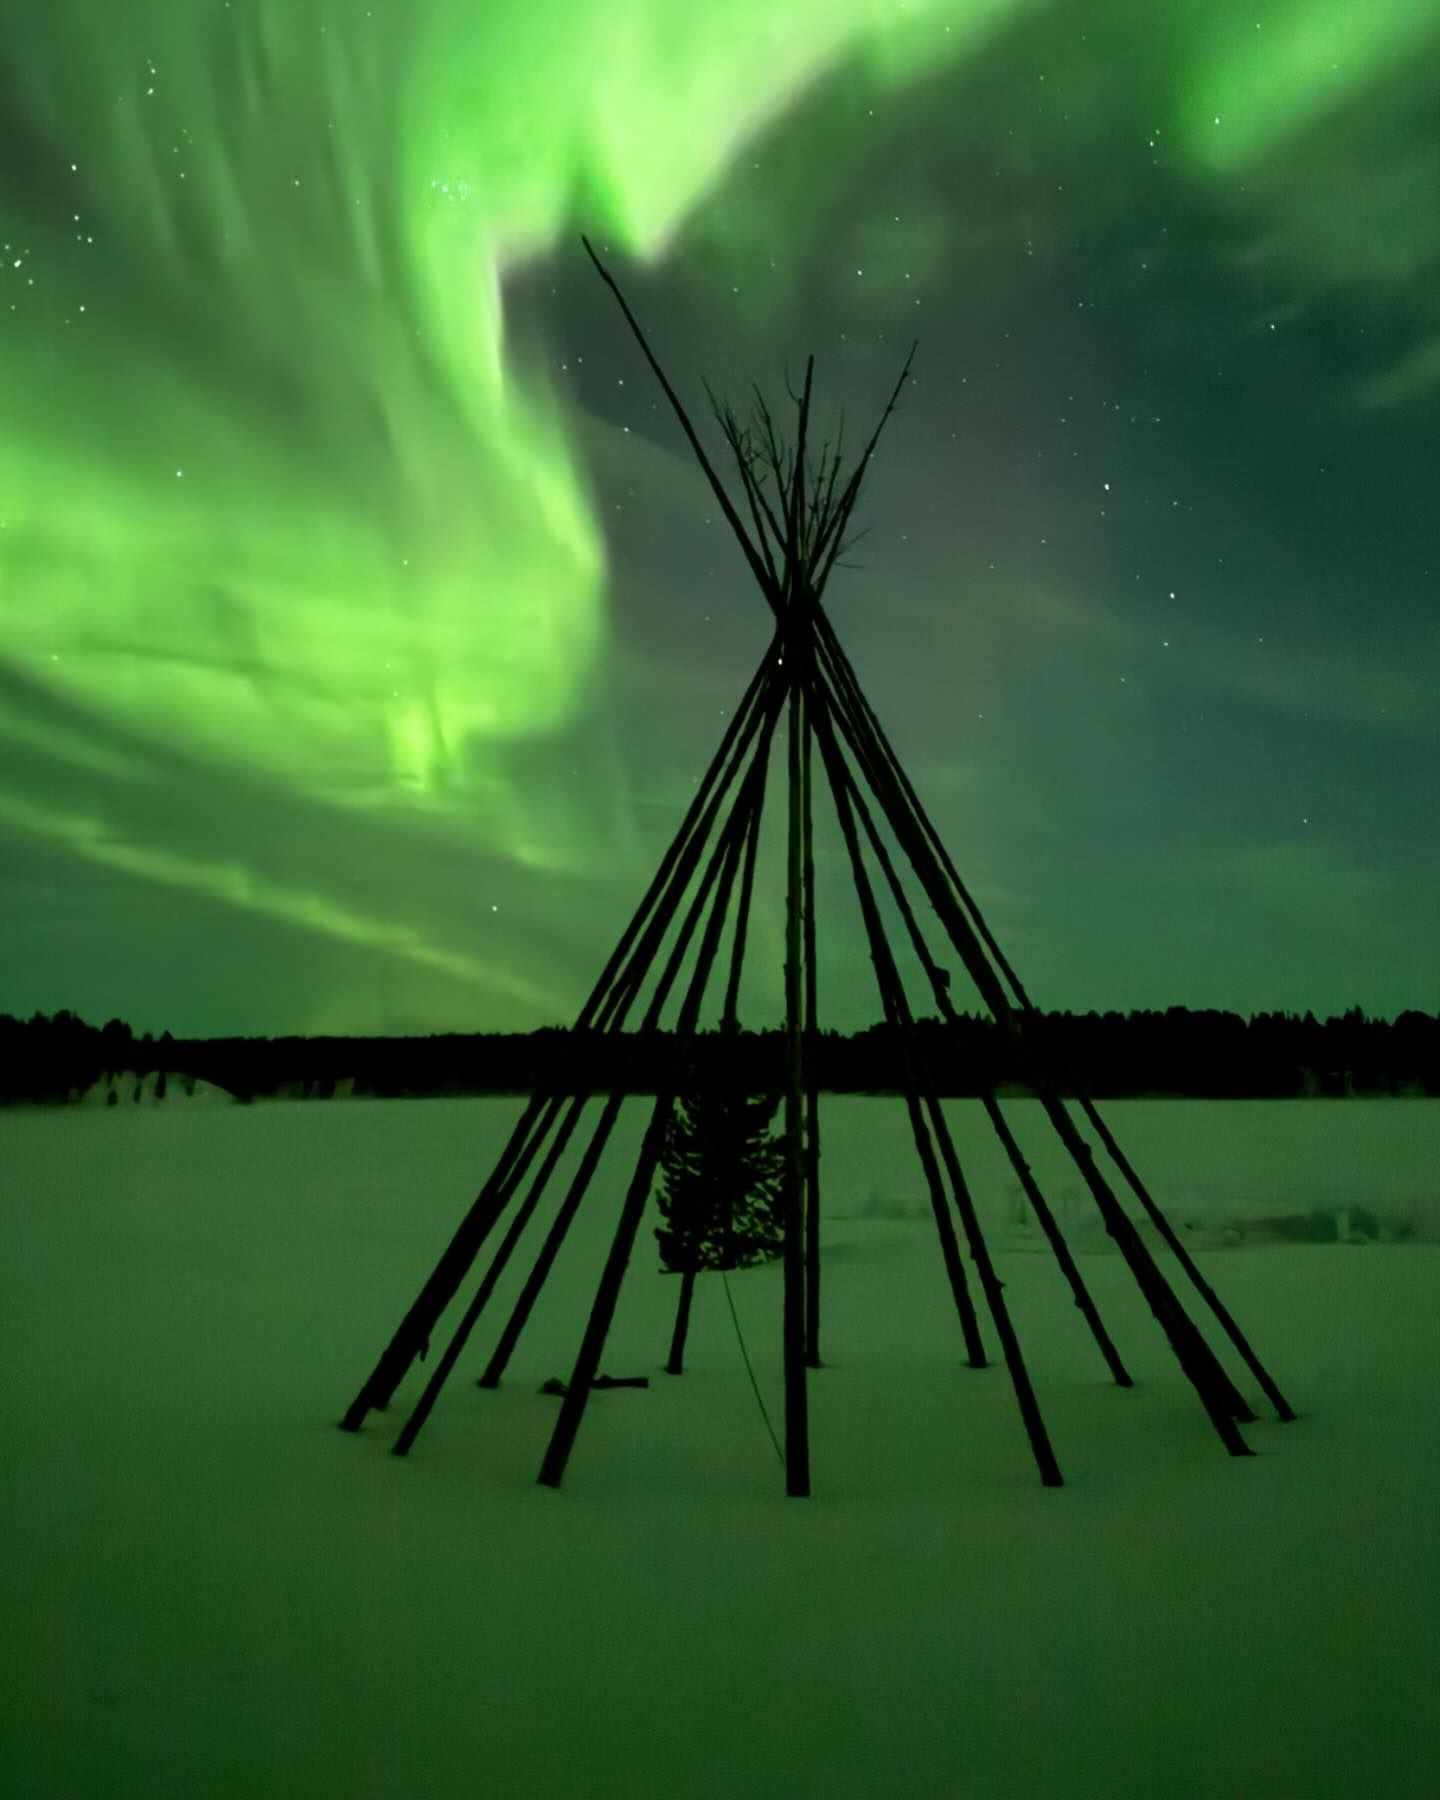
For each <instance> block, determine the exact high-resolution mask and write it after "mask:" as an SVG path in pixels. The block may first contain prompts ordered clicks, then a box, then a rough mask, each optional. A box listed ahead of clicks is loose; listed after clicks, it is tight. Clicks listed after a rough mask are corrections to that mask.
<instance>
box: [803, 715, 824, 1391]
mask: <svg viewBox="0 0 1440 1800" xmlns="http://www.w3.org/2000/svg"><path fill="white" fill-rule="evenodd" d="M813 739H814V730H813V727H812V725H811V720H810V712H809V708H808V706H807V708H806V713H805V750H804V757H803V759H802V765H801V809H802V827H801V831H802V838H803V848H802V851H801V857H802V861H803V864H804V876H805V1041H806V1044H807V1046H808V1048H807V1052H806V1068H805V1072H806V1084H805V1198H806V1207H805V1361H806V1364H807V1365H808V1366H809V1367H810V1368H812V1369H818V1368H820V1367H821V1366H822V1365H821V1361H820V1066H819V1065H820V1026H819V1019H818V1011H819V1002H818V999H817V990H816V963H817V961H818V958H817V955H816V943H815V834H814V820H813V816H812V787H811V780H810V764H811V754H810V752H811V746H812V742H813Z"/></svg>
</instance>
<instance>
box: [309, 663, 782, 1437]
mask: <svg viewBox="0 0 1440 1800" xmlns="http://www.w3.org/2000/svg"><path fill="white" fill-rule="evenodd" d="M777 637H778V634H777ZM772 650H773V645H772ZM772 660H773V659H772V655H771V654H770V653H767V655H766V656H765V657H763V658H762V659H761V662H760V665H759V667H758V668H757V670H756V672H755V676H754V678H753V679H752V681H751V683H750V686H749V687H748V688H747V690H746V692H745V695H744V698H743V699H742V702H741V705H740V707H739V708H738V709H737V712H736V715H735V717H734V719H732V720H731V722H730V725H729V726H728V727H727V729H726V731H725V733H724V734H723V736H722V738H721V741H720V747H719V749H718V750H717V751H716V753H715V756H714V757H713V758H712V760H711V763H710V766H709V768H708V769H707V770H706V773H705V777H704V780H703V781H702V782H701V784H700V787H699V788H698V790H697V792H696V794H695V796H694V799H693V800H692V801H691V804H690V806H689V808H688V809H687V811H686V814H685V818H684V819H683V820H682V821H681V825H680V829H679V830H678V831H677V832H676V834H675V837H674V839H673V840H672V842H671V844H670V847H669V849H668V850H667V852H666V854H665V856H664V858H663V859H662V861H661V864H660V868H659V870H658V871H657V873H656V876H655V879H654V880H653V881H652V882H651V884H650V887H649V889H648V890H647V891H646V894H645V897H644V899H643V900H642V902H641V904H640V906H639V907H638V908H637V909H636V911H635V913H634V915H633V916H632V918H631V920H630V923H629V924H628V925H627V927H626V929H625V931H624V933H623V934H622V936H621V938H620V941H619V943H618V944H617V945H616V947H615V950H614V951H613V952H612V954H611V956H610V959H609V961H608V962H607V964H606V966H605V969H604V970H603V971H602V974H601V977H600V980H599V981H598V982H597V983H596V985H595V988H594V990H593V992H592V993H591V995H590V998H589V999H588V1000H587V1001H586V1003H585V1006H584V1007H583V1008H582V1010H581V1013H580V1017H579V1019H578V1020H577V1022H576V1025H575V1027H574V1030H575V1032H576V1033H577V1034H578V1033H580V1032H582V1031H584V1030H586V1029H587V1028H588V1027H589V1025H590V1022H591V1020H592V1018H593V1017H594V1015H595V1014H596V1011H597V1009H598V1010H599V1012H600V1016H601V1018H602V1020H604V1021H605V1028H606V1029H612V1028H613V1029H615V1030H617V1031H618V1029H619V1025H620V1024H621V1023H622V1022H623V1019H624V1016H625V1013H626V1012H627V1011H628V1008H629V1005H630V1002H631V1000H632V999H633V997H634V994H635V992H636V991H637V988H638V984H639V982H640V980H641V979H643V975H644V971H645V969H646V968H648V966H649V963H650V961H651V960H652V958H653V956H654V953H655V946H656V945H658V943H659V941H660V938H661V937H662V936H663V934H664V932H665V930H666V928H667V927H668V924H669V921H670V918H671V917H672V916H673V913H674V910H675V907H676V906H677V905H678V903H679V899H680V897H681V895H682V894H683V892H684V888H685V886H686V885H687V884H688V882H689V879H690V874H691V872H692V871H693V869H694V866H695V863H696V861H697V860H698V857H699V854H700V851H701V849H702V847H703V845H704V842H705V840H706V838H707V837H708V835H709V833H710V830H711V828H712V826H713V823H714V819H715V816H716V814H717V812H718V811H719V807H720V803H721V800H722V799H723V796H724V794H725V792H726V790H727V789H728V787H729V786H730V784H731V782H732V780H733V778H734V775H735V772H736V770H737V769H738V768H739V767H740V764H741V762H742V761H743V759H744V756H745V753H746V751H747V750H748V747H749V745H750V743H751V741H752V739H753V737H754V734H755V731H756V729H757V728H758V727H759V725H760V723H761V721H762V719H763V717H764V706H763V705H762V700H763V696H764V695H765V693H766V692H767V691H768V688H767V684H768V683H769V682H770V680H771V679H772ZM727 761H728V763H729V772H728V773H726V774H725V775H724V778H723V780H721V774H722V771H724V770H725V767H726V764H727ZM647 918H648V923H647ZM637 936H638V938H639V947H638V951H637V953H636V955H635V956H634V957H633V958H632V959H631V962H630V964H629V966H628V968H626V969H625V970H624V971H623V972H622V973H620V974H619V976H618V978H617V971H618V970H620V969H621V965H622V963H623V962H624V959H625V958H626V956H627V954H628V953H629V952H630V951H631V948H632V945H634V944H635V942H636V939H637ZM582 1054H585V1048H584V1046H583V1044H581V1045H578V1046H577V1049H576V1052H575V1054H574V1055H572V1057H571V1058H570V1064H571V1067H572V1069H573V1068H575V1067H576V1065H577V1063H578V1059H579V1057H580V1056H581V1055H582ZM594 1066H595V1059H594V1053H593V1046H591V1048H590V1052H589V1056H588V1061H587V1064H586V1067H587V1070H593V1068H594ZM564 1085H565V1078H564V1074H563V1072H557V1075H556V1078H555V1081H554V1082H553V1083H552V1084H551V1086H550V1087H549V1088H548V1089H545V1088H542V1089H541V1090H540V1092H538V1093H537V1094H536V1095H535V1096H534V1097H533V1098H532V1099H531V1101H530V1102H529V1104H528V1105H527V1106H526V1108H525V1110H524V1112H523V1113H522V1115H521V1118H520V1121H519V1123H518V1124H517V1126H516V1128H515V1130H514V1131H513V1132H512V1134H511V1137H510V1141H509V1143H508V1145H507V1147H506V1150H505V1152H504V1154H503V1155H502V1156H501V1159H500V1161H499V1163H497V1165H496V1168H495V1170H494V1171H493V1173H492V1174H491V1176H490V1179H489V1181H488V1182H487V1183H486V1184H485V1187H484V1188H483V1189H482V1190H481V1193H480V1196H479V1198H478V1199H477V1200H476V1202H475V1203H474V1205H473V1206H472V1207H471V1208H470V1211H469V1212H468V1213H467V1214H466V1217H465V1219H464V1220H463V1221H462V1223H461V1225H460V1228H459V1230H457V1232H456V1233H455V1236H454V1237H453V1238H452V1240H451V1242H450V1244H449V1246H448V1247H447V1249H446V1250H445V1252H444V1254H443V1255H442V1256H441V1258H440V1261H439V1263H438V1264H437V1265H436V1267H435V1269H434V1271H433V1272H432V1274H431V1276H430V1278H429V1280H428V1281H427V1282H426V1283H425V1285H424V1287H423V1288H422V1289H421V1291H420V1295H419V1297H418V1299H417V1300H416V1301H415V1303H414V1304H413V1305H412V1307H411V1308H410V1311H409V1312H408V1313H407V1314H406V1316H405V1318H404V1320H403V1321H402V1322H401V1325H400V1328H399V1330H398V1331H397V1332H396V1334H395V1336H394V1338H393V1339H392V1340H391V1342H390V1344H389V1346H388V1347H387V1348H386V1350H385V1351H384V1353H383V1354H382V1356H381V1358H380V1361H379V1363H378V1364H377V1365H376V1368H375V1370H374V1372H373V1373H372V1374H371V1376H370V1378H369V1380H368V1381H367V1382H366V1384H365V1386H364V1387H362V1389H361V1390H360V1393H359V1395H358V1396H357V1397H356V1399H355V1401H354V1402H353V1403H352V1405H351V1407H350V1410H349V1412H348V1413H347V1414H346V1415H345V1418H344V1419H343V1421H342V1424H343V1425H344V1426H345V1428H346V1429H347V1430H350V1431H358V1430H359V1428H360V1426H361V1424H362V1423H363V1421H364V1418H365V1414H366V1412H367V1411H368V1410H369V1409H370V1408H371V1407H372V1406H380V1407H384V1406H387V1405H388V1404H389V1401H390V1398H391V1396H392V1395H393V1393H394V1391H395V1388H396V1387H397V1386H398V1385H399V1383H400V1381H401V1380H402V1379H403V1377H404V1375H405V1373H406V1371H407V1370H408V1369H409V1367H410V1364H411V1363H412V1362H413V1360H414V1358H415V1357H416V1356H417V1355H423V1354H424V1352H425V1350H426V1348H427V1347H428V1344H429V1339H430V1335H431V1333H432V1331H433V1330H434V1327H435V1324H436V1322H437V1321H438V1320H439V1318H440V1315H441V1314H442V1313H443V1312H444V1310H445V1308H446V1307H447V1306H448V1305H449V1303H450V1301H451V1299H452V1298H453V1297H454V1295H455V1292H456V1290H457V1289H458V1288H459V1286H460V1283H461V1282H462V1281H463V1280H464V1278H465V1275H466V1273H467V1272H468V1270H469V1269H470V1267H471V1265H472V1264H473V1263H474V1260H475V1257H476V1255H477V1254H478V1253H479V1250H480V1248H481V1246H482V1245H483V1243H484V1241H485V1238H486V1237H487V1236H488V1234H489V1232H490V1230H491V1229H492V1227H493V1226H494V1224H495V1222H496V1221H497V1220H498V1219H499V1217H500V1216H501V1214H502V1213H503V1211H504V1208H505V1206H506V1205H507V1204H508V1202H509V1200H510V1198H511V1196H512V1194H513V1192H514V1190H515V1188H516V1187H517V1186H518V1185H519V1183H520V1182H521V1181H522V1180H523V1179H524V1176H525V1171H526V1169H527V1168H528V1167H529V1165H530V1162H531V1161H532V1160H533V1158H534V1156H535V1154H536V1152H537V1150H538V1148H539V1146H540V1144H541V1142H542V1141H543V1140H544V1137H545V1136H546V1134H547V1133H548V1131H549V1128H550V1126H551V1125H552V1124H553V1122H554V1120H555V1117H556V1116H557V1114H558V1113H559V1111H560V1108H561V1105H562V1103H563V1100H564V1097H565V1096H564ZM580 1086H581V1091H580V1092H579V1093H578V1094H577V1095H576V1096H575V1098H574V1099H573V1100H572V1104H571V1119H570V1121H569V1122H568V1123H569V1125H570V1127H571V1129H573V1124H574V1121H575V1119H577V1118H578V1116H579V1112H580V1109H581V1108H582V1107H583V1105H584V1104H585V1101H586V1100H587V1099H588V1098H589V1093H590V1089H589V1088H588V1087H587V1086H586V1085H585V1083H584V1082H583V1081H582V1082H581V1083H580ZM542 1112H543V1113H544V1118H543V1120H540V1115H541V1113H542ZM537 1120H540V1122H539V1125H538V1129H532V1128H534V1127H535V1126H536V1121H537ZM567 1136H568V1133H567ZM561 1147H562V1148H563V1145H562V1146H561ZM558 1154H559V1152H558V1151H557V1152H556V1157H557V1158H558ZM551 1166H552V1167H553V1162H552V1163H551ZM516 1236H518V1233H517V1234H516ZM506 1254H508V1252H507V1253H506ZM498 1273H499V1271H498V1269H497V1270H496V1274H497V1276H498ZM491 1285H492V1286H493V1283H492V1284H491ZM432 1404H433V1399H432ZM426 1410H427V1412H428V1410H429V1409H428V1407H427V1409H426ZM412 1438H413V1434H412Z"/></svg>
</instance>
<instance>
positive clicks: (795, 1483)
mask: <svg viewBox="0 0 1440 1800" xmlns="http://www.w3.org/2000/svg"><path fill="white" fill-rule="evenodd" d="M807 391H808V388H807ZM795 610H797V609H796V607H795V606H794V604H793V603H792V613H793V612H794V611H795ZM785 648H786V660H787V663H789V662H792V661H793V662H794V663H795V664H796V665H797V666H796V667H795V668H794V669H793V670H790V671H787V672H789V673H790V676H791V680H790V716H789V722H788V727H787V730H788V740H789V741H788V744H787V749H788V753H789V757H788V760H789V781H790V818H789V846H788V849H789V855H788V873H787V878H786V896H785V911H786V920H785V1052H786V1054H785V1299H784V1359H785V1492H786V1493H787V1494H788V1495H789V1496H790V1497H791V1498H792V1499H804V1498H805V1497H806V1496H807V1495H808V1494H809V1492H810V1456H809V1426H808V1401H807V1396H806V1392H805V1349H806V1334H805V1290H806V1273H805V1212H804V1207H805V1166H806V1145H805V1091H806V1086H807V1080H806V1073H805V1060H806V1059H805V964H804V960H803V959H804V935H805V921H804V911H805V887H804V880H805V871H804V852H805V836H804V795H803V793H802V791H801V788H802V782H803V779H804V777H803V772H802V771H803V755H804V735H805V659H804V652H803V649H802V646H801V642H800V633H798V632H797V633H795V634H793V635H792V636H790V637H789V638H788V639H787V640H786V645H785Z"/></svg>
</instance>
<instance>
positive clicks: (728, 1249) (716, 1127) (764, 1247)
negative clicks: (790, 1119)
mask: <svg viewBox="0 0 1440 1800" xmlns="http://www.w3.org/2000/svg"><path fill="white" fill-rule="evenodd" d="M780 1098H781V1097H780V1095H779V1094H778V1093H776V1094H753V1095H748V1094H745V1093H743V1092H741V1091H740V1090H739V1089H737V1088H735V1087H733V1086H731V1085H729V1084H728V1083H727V1082H726V1081H725V1080H724V1078H723V1077H721V1078H720V1079H717V1080H713V1081H699V1082H695V1083H693V1084H692V1085H691V1086H690V1087H689V1088H688V1089H687V1090H686V1091H685V1092H684V1093H683V1094H682V1096H681V1097H680V1099H679V1100H677V1102H676V1105H675V1108H674V1110H673V1111H672V1113H671V1115H670V1122H669V1125H668V1126H667V1128H666V1132H665V1144H664V1148H663V1149H662V1151H661V1157H660V1167H661V1172H662V1175H663V1178H664V1179H663V1185H662V1188H661V1192H660V1196H659V1205H660V1214H661V1217H662V1218H663V1219H664V1220H665V1223H664V1225H663V1226H659V1227H657V1228H656V1231H655V1236H656V1238H657V1239H658V1240H659V1244H660V1262H661V1266H662V1268H664V1269H665V1270H666V1271H667V1272H668V1273H670V1274H676V1273H680V1272H683V1271H684V1270H686V1269H691V1268H693V1269H745V1268H750V1267H751V1266H753V1265H754V1264H755V1263H760V1262H769V1261H771V1260H773V1259H774V1258H775V1257H777V1256H779V1255H780V1254H781V1251H782V1249H783V1247H784V1241H785V1215H784V1204H785V1147H784V1144H783V1143H781V1142H780V1141H779V1140H778V1139H776V1138H773V1137H771V1136H770V1135H769V1128H770V1124H771V1121H772V1120H773V1119H774V1116H775V1112H776V1109H777V1108H778V1107H779V1105H780Z"/></svg>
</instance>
